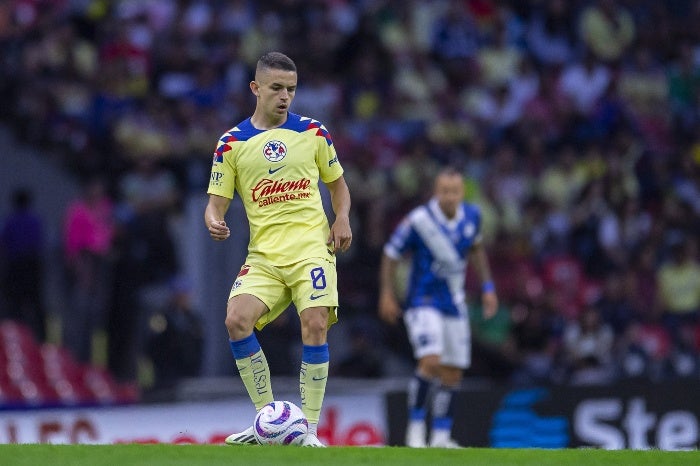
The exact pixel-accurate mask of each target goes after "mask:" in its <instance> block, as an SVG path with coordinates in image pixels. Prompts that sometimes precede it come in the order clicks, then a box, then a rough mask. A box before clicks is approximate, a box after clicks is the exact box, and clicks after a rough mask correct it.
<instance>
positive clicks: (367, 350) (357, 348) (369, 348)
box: [332, 317, 384, 378]
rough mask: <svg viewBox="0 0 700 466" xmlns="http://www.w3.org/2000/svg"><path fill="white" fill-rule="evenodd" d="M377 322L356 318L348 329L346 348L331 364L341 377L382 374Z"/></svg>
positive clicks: (382, 367)
mask: <svg viewBox="0 0 700 466" xmlns="http://www.w3.org/2000/svg"><path fill="white" fill-rule="evenodd" d="M376 328H377V323H375V322H372V321H370V320H369V318H366V317H360V318H356V319H355V320H354V321H353V322H351V323H350V329H349V330H348V339H349V344H348V348H347V350H346V351H345V352H344V353H343V354H341V355H339V356H338V362H337V363H334V364H333V365H332V367H333V371H334V374H335V375H338V376H341V377H361V378H378V377H381V376H382V375H383V374H384V359H383V352H382V349H381V345H379V344H378V337H379V335H378V334H377V331H376V330H375V329H376Z"/></svg>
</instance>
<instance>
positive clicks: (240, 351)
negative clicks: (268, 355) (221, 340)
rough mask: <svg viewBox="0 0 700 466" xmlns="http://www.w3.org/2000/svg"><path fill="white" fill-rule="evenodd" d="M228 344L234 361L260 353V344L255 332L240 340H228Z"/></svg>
mask: <svg viewBox="0 0 700 466" xmlns="http://www.w3.org/2000/svg"><path fill="white" fill-rule="evenodd" d="M229 344H230V345H231V352H232V353H233V357H234V358H235V359H243V358H249V357H251V356H252V355H254V354H255V353H257V352H258V351H260V343H259V342H258V338H257V337H256V336H255V332H253V333H251V334H250V335H249V336H247V337H245V338H242V339H240V340H235V341H234V340H229Z"/></svg>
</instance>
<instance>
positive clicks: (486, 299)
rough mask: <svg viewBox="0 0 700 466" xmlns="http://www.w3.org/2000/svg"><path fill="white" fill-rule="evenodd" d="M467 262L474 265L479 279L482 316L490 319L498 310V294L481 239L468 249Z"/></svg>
mask: <svg viewBox="0 0 700 466" xmlns="http://www.w3.org/2000/svg"><path fill="white" fill-rule="evenodd" d="M469 263H470V264H471V265H473V266H474V269H476V272H477V274H478V275H479V279H480V280H481V304H482V307H483V314H484V318H486V319H490V318H491V317H493V316H494V315H496V311H497V310H498V296H497V295H496V287H495V286H494V283H493V278H492V276H491V267H490V266H489V260H488V257H487V255H486V249H485V248H484V245H483V243H482V242H481V241H478V242H476V243H474V245H473V246H472V247H471V249H470V250H469Z"/></svg>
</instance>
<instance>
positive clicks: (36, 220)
mask: <svg viewBox="0 0 700 466" xmlns="http://www.w3.org/2000/svg"><path fill="white" fill-rule="evenodd" d="M10 202H11V206H12V210H11V212H10V213H9V215H8V216H7V217H6V218H5V219H3V222H2V226H1V228H2V229H1V230H0V277H2V278H1V280H2V281H1V282H0V289H1V290H2V293H3V295H4V297H5V299H6V301H7V312H6V313H3V315H2V317H4V318H10V319H13V320H16V321H19V322H23V323H25V324H27V326H29V328H31V330H32V331H33V332H34V337H35V338H36V339H37V341H39V342H43V341H44V340H45V339H46V309H45V307H44V253H45V251H44V247H45V244H44V243H45V238H44V236H45V232H44V222H43V220H42V219H41V218H40V217H39V215H38V214H37V212H35V210H34V205H33V204H34V195H33V193H32V192H31V191H30V190H29V189H28V188H17V189H15V190H14V191H13V192H12V195H11V197H10Z"/></svg>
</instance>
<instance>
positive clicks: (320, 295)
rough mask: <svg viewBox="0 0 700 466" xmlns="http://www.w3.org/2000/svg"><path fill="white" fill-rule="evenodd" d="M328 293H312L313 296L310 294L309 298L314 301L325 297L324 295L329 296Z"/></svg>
mask: <svg viewBox="0 0 700 466" xmlns="http://www.w3.org/2000/svg"><path fill="white" fill-rule="evenodd" d="M327 295H328V293H324V294H319V295H313V294H312V295H311V296H309V298H310V299H311V300H312V301H313V300H314V299H318V298H323V297H324V296H327Z"/></svg>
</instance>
